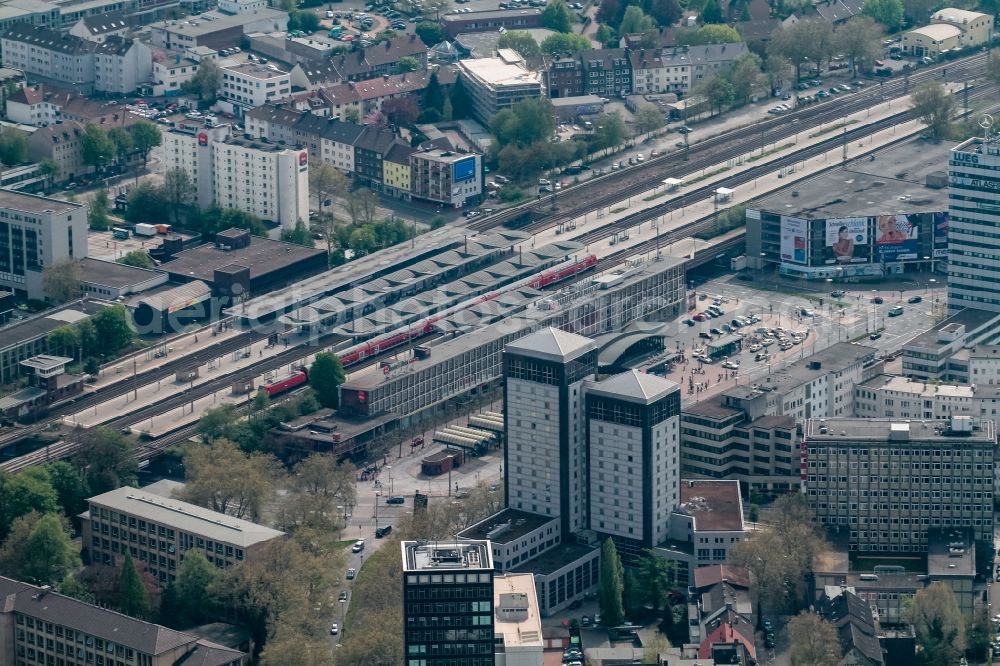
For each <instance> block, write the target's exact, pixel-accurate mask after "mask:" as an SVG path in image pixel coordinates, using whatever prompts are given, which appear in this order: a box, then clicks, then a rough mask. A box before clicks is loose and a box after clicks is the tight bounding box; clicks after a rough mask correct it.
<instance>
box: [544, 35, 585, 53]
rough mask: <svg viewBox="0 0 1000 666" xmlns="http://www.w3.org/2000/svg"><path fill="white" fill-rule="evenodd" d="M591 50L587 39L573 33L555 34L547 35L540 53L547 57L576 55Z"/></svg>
mask: <svg viewBox="0 0 1000 666" xmlns="http://www.w3.org/2000/svg"><path fill="white" fill-rule="evenodd" d="M591 48H593V45H592V44H591V43H590V40H589V39H588V38H586V37H584V36H583V35H577V34H575V33H556V34H554V35H549V36H548V37H546V38H545V41H543V42H542V51H543V52H545V53H548V54H549V55H559V54H562V53H569V54H576V53H580V52H581V51H587V50H590V49H591Z"/></svg>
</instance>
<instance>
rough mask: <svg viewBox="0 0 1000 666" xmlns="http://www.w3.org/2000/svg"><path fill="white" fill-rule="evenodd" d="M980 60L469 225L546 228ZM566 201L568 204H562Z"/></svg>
mask: <svg viewBox="0 0 1000 666" xmlns="http://www.w3.org/2000/svg"><path fill="white" fill-rule="evenodd" d="M985 64H986V54H977V55H974V56H970V57H968V58H965V59H962V60H955V61H953V62H950V63H947V64H945V65H937V66H934V67H929V68H926V69H921V70H917V71H915V72H913V73H912V74H911V75H910V76H909V79H908V80H904V79H903V78H895V79H889V80H888V81H883V82H881V83H880V85H872V86H870V87H868V88H865V89H864V90H861V91H859V92H856V93H852V94H850V95H848V96H839V97H831V98H830V99H829V100H827V101H824V102H820V103H818V104H813V105H810V106H807V107H803V108H801V110H796V111H793V112H792V113H789V114H786V115H784V116H781V117H780V118H771V119H763V118H762V119H761V121H760V122H758V123H754V124H753V125H751V126H748V127H745V128H741V129H737V130H734V131H732V132H728V133H725V134H721V135H718V136H715V137H711V138H709V139H705V140H704V141H700V142H698V143H697V144H694V145H693V146H691V147H690V148H688V149H681V150H675V151H671V152H669V153H667V154H666V155H664V156H662V157H658V158H656V159H651V160H648V161H646V162H644V163H642V164H639V165H636V166H632V167H629V168H628V169H626V170H624V171H614V172H612V173H609V174H607V175H604V176H600V177H598V178H595V179H593V180H590V181H587V182H586V183H582V184H580V185H577V186H574V187H572V188H569V189H568V190H563V191H562V192H560V193H557V194H552V195H548V196H546V197H544V198H542V199H540V200H538V201H536V202H533V203H531V204H526V205H523V206H519V207H517V208H512V209H508V210H505V211H501V212H499V213H496V214H494V215H491V216H489V217H486V218H483V219H480V220H477V221H474V222H473V223H471V224H470V225H469V228H470V229H473V230H475V231H484V230H487V229H492V228H494V227H497V226H501V225H504V224H508V223H512V222H515V221H517V220H519V219H521V218H523V217H525V216H535V217H538V218H539V219H537V220H534V221H531V222H529V223H528V224H527V225H526V226H525V225H515V226H517V227H518V228H520V229H523V230H526V231H534V232H537V231H539V230H543V229H547V228H550V227H553V226H556V225H558V224H560V223H563V222H567V221H569V220H572V219H574V218H576V217H579V216H581V215H583V214H584V213H586V212H590V211H594V210H599V209H601V208H605V207H608V206H611V205H613V204H615V203H618V202H620V201H622V200H624V199H627V198H629V197H631V196H634V195H636V194H639V193H642V192H645V191H647V190H649V189H650V188H652V187H653V186H654V185H655V184H657V183H660V182H661V181H663V180H664V179H665V178H670V177H675V178H679V177H683V176H685V175H687V174H690V173H694V172H697V171H701V170H703V169H707V168H709V167H712V166H716V165H718V164H721V163H724V162H726V161H728V160H730V159H735V158H737V157H739V156H741V155H745V154H747V153H748V152H750V150H752V149H754V148H757V147H761V146H764V145H767V144H774V143H778V142H780V141H783V140H785V139H787V138H789V137H792V136H794V135H795V134H799V133H802V132H804V131H808V130H810V129H812V128H814V127H818V126H819V125H822V124H825V123H827V122H831V121H835V120H839V119H841V118H843V117H845V116H848V115H851V114H853V113H857V112H858V111H863V110H865V109H867V108H870V107H872V106H875V105H876V104H880V103H881V102H882V101H883V100H884V99H890V98H895V97H901V96H903V95H906V94H908V93H909V91H912V90H913V89H914V88H915V87H916V86H919V85H920V84H921V83H925V82H928V81H934V80H940V79H942V78H943V76H942V74H943V72H944V70H947V73H948V78H949V80H951V81H956V80H968V79H971V78H975V77H977V76H979V75H981V74H982V73H983V72H984V71H985ZM970 98H971V95H970ZM567 202H569V203H568V207H565V205H566V204H567ZM560 203H562V204H563V206H564V207H561V208H556V210H555V211H550V208H551V207H552V206H553V205H554V204H560Z"/></svg>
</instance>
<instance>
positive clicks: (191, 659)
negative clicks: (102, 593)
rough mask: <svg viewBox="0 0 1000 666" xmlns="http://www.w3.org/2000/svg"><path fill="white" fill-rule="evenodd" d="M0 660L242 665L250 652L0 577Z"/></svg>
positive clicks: (12, 665)
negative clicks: (0, 601)
mask: <svg viewBox="0 0 1000 666" xmlns="http://www.w3.org/2000/svg"><path fill="white" fill-rule="evenodd" d="M0 599H2V601H3V603H2V604H0V663H3V664H8V665H9V666H28V665H29V664H49V663H51V664H57V663H64V664H76V663H102V662H103V663H105V664H144V665H146V666H186V665H188V664H212V665H213V666H245V665H246V664H249V663H250V655H249V654H247V653H245V652H241V651H239V650H234V649H231V648H228V647H224V646H222V645H219V644H217V643H213V642H211V641H209V640H205V639H203V638H199V637H198V636H195V635H193V634H189V633H186V632H182V631H175V630H173V629H168V628H166V627H162V626H160V625H158V624H153V623H151V622H144V621H143V620H137V619H136V618H133V617H129V616H128V615H122V614H121V613H116V612H114V611H112V610H108V609H107V608H102V607H100V606H97V605H94V604H88V603H86V602H84V601H80V600H79V599H73V598H72V597H67V596H63V595H61V594H58V593H57V592H53V591H52V590H51V588H49V586H48V585H45V586H42V587H36V586H34V585H29V584H27V583H21V582H19V581H16V580H13V579H10V578H2V577H0Z"/></svg>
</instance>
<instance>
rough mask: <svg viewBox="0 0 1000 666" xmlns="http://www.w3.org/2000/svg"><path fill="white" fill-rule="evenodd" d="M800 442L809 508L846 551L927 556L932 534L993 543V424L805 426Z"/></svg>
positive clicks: (825, 422)
mask: <svg viewBox="0 0 1000 666" xmlns="http://www.w3.org/2000/svg"><path fill="white" fill-rule="evenodd" d="M804 440H805V442H804V445H803V447H804V449H805V450H806V452H807V453H806V459H805V463H806V473H807V477H806V482H805V483H806V489H807V497H808V500H809V505H810V508H812V510H813V511H814V512H815V514H816V517H817V520H819V521H820V522H821V523H822V524H823V525H825V526H826V527H827V528H828V529H829V530H831V531H843V532H845V533H847V534H849V542H848V543H849V546H850V549H851V550H856V551H863V552H890V551H891V552H904V553H906V552H926V551H927V549H928V533H929V531H930V530H931V529H932V528H937V529H946V530H947V529H966V528H971V529H972V531H973V533H974V538H975V539H976V540H977V541H981V542H984V543H989V544H992V543H993V483H994V479H993V449H994V447H995V446H996V432H995V429H994V424H993V421H989V420H983V421H975V420H973V419H972V418H970V417H968V416H954V417H952V418H951V420H950V421H949V422H948V423H947V424H944V423H940V422H935V421H909V422H907V421H903V420H899V419H848V418H826V419H809V420H808V421H807V422H806V424H805V428H804Z"/></svg>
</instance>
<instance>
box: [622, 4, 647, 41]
mask: <svg viewBox="0 0 1000 666" xmlns="http://www.w3.org/2000/svg"><path fill="white" fill-rule="evenodd" d="M655 28H656V21H654V20H653V19H652V18H651V17H649V16H646V13H645V12H644V11H642V8H641V7H639V6H638V5H629V6H628V8H627V9H626V10H625V15H624V16H623V17H622V21H621V25H619V26H618V34H619V36H622V37H624V36H625V35H633V34H639V33H643V32H646V31H647V30H653V29H655Z"/></svg>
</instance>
